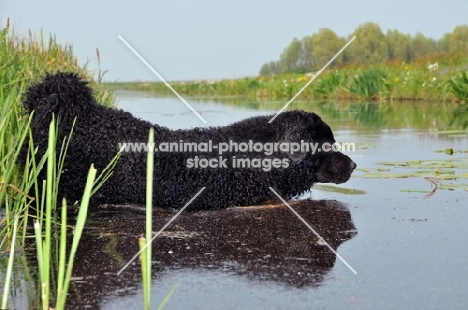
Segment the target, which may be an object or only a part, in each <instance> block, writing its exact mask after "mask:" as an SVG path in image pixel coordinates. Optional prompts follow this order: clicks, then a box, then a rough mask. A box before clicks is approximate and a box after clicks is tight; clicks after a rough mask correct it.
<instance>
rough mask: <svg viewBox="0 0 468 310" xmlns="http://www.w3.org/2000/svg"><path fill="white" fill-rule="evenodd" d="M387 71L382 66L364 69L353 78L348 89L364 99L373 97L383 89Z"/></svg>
mask: <svg viewBox="0 0 468 310" xmlns="http://www.w3.org/2000/svg"><path fill="white" fill-rule="evenodd" d="M386 77H387V71H386V70H385V69H382V68H379V67H377V68H369V69H365V70H362V71H361V72H359V73H358V74H356V75H355V76H354V77H352V78H351V80H350V82H349V85H348V86H347V88H346V89H347V91H349V92H350V93H352V94H354V95H356V96H357V97H359V98H363V99H372V98H373V97H374V96H376V95H377V93H378V92H380V91H382V90H383V86H384V82H385V78H386Z"/></svg>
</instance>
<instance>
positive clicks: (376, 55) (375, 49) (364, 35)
mask: <svg viewBox="0 0 468 310" xmlns="http://www.w3.org/2000/svg"><path fill="white" fill-rule="evenodd" d="M353 36H356V39H355V40H354V42H353V43H352V44H351V45H350V46H349V47H348V48H347V49H346V50H345V51H346V56H345V57H347V58H349V61H351V62H355V63H361V64H362V63H365V64H378V63H381V62H383V61H386V60H387V59H388V45H387V42H386V41H385V35H384V33H383V32H382V29H381V28H380V26H379V25H377V24H376V23H365V24H363V25H360V26H358V27H357V28H356V30H354V32H353V33H352V34H351V36H350V37H353Z"/></svg>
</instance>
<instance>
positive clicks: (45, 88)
mask: <svg viewBox="0 0 468 310" xmlns="http://www.w3.org/2000/svg"><path fill="white" fill-rule="evenodd" d="M24 107H25V108H26V110H27V111H28V112H32V111H34V116H33V119H32V123H31V129H32V132H33V138H34V144H35V146H36V147H38V156H42V155H43V154H44V152H45V150H46V148H47V139H48V128H49V123H50V122H51V120H52V115H53V114H54V115H55V116H56V117H57V119H58V122H59V135H58V137H59V140H58V141H62V140H63V139H64V138H65V137H67V136H68V134H69V133H70V131H71V129H72V124H73V122H74V119H75V118H76V124H75V127H74V129H73V131H74V133H73V136H72V140H71V143H70V146H69V149H68V153H67V157H66V161H65V166H64V170H63V173H62V175H61V180H60V189H59V199H61V198H62V197H65V198H67V200H68V201H69V202H70V201H75V200H78V199H80V198H81V196H82V194H83V190H84V185H85V182H86V176H87V173H88V170H89V168H90V166H91V164H94V166H95V167H96V168H97V169H98V170H99V171H102V169H103V168H105V167H106V165H107V164H108V163H109V162H110V161H111V159H112V158H113V157H114V156H115V155H116V154H117V152H118V151H119V149H120V148H121V147H122V144H123V143H128V144H127V146H129V148H128V149H127V151H125V150H124V151H123V153H122V156H121V158H120V159H119V162H118V164H117V166H116V167H115V169H114V171H113V175H112V176H111V177H110V178H109V180H108V181H107V182H106V183H105V184H104V185H103V187H101V189H100V190H99V191H98V192H97V193H96V194H95V196H94V197H93V199H94V200H95V201H96V202H99V203H143V202H144V201H145V186H146V185H145V184H146V162H147V152H144V151H142V152H138V151H132V149H131V143H146V142H147V140H148V133H149V130H150V128H151V127H153V128H154V132H155V145H156V146H159V147H160V150H159V151H158V152H156V153H155V160H154V163H155V168H154V195H153V197H154V198H153V203H154V205H156V206H159V207H164V208H174V209H177V208H181V207H182V206H183V205H184V204H185V203H187V202H188V201H189V200H190V199H191V198H192V197H193V196H194V195H195V194H196V193H197V192H198V191H199V190H200V189H201V188H202V187H206V189H205V190H204V192H202V194H201V195H200V196H199V197H197V199H196V200H195V201H194V202H193V203H192V204H191V205H190V207H189V209H190V210H201V209H219V208H225V207H230V206H246V205H253V204H260V203H264V202H265V201H267V200H269V199H272V198H275V196H274V195H273V193H272V192H271V191H270V189H269V187H272V188H273V189H275V190H276V191H277V192H278V193H279V194H280V195H282V197H283V198H284V199H290V198H293V197H296V196H298V195H300V194H302V193H304V192H306V191H308V190H310V188H311V186H312V185H313V184H314V183H315V182H324V183H325V182H333V183H343V182H346V181H347V180H348V179H349V178H350V176H351V173H352V171H353V170H354V168H355V167H356V164H355V163H354V162H353V161H352V160H351V159H350V158H349V157H348V156H346V155H343V154H342V153H340V152H333V151H328V150H325V149H324V148H325V147H329V146H330V145H332V144H333V143H334V142H335V139H334V137H333V133H332V131H331V130H330V127H328V125H327V124H325V123H324V122H323V121H322V120H321V119H320V117H319V116H318V115H316V114H315V113H307V112H302V111H291V112H284V113H282V114H280V115H279V116H278V117H277V118H276V119H275V120H274V122H272V123H268V120H269V119H270V118H271V116H259V117H253V118H249V119H245V120H243V121H240V122H237V123H234V124H232V125H229V126H226V127H213V128H194V129H192V130H170V129H168V128H165V127H161V126H158V125H155V124H151V123H149V122H146V121H143V120H140V119H138V118H135V117H134V116H132V115H131V114H130V113H128V112H124V111H122V110H117V109H109V108H106V107H104V106H101V105H99V104H97V103H96V101H95V99H94V97H93V91H92V90H91V88H90V87H89V86H88V82H87V81H85V80H84V79H82V78H80V77H79V76H78V75H76V74H74V73H61V72H59V73H56V74H53V75H48V76H46V77H45V78H44V79H43V80H42V81H41V82H40V83H37V84H35V85H32V86H31V87H30V88H29V89H28V91H27V93H26V99H25V101H24ZM209 141H211V142H209ZM230 141H231V142H230ZM301 141H304V142H303V143H306V142H307V143H315V144H316V145H317V146H318V147H319V148H320V150H321V152H318V151H317V152H315V153H312V152H311V150H310V149H309V150H308V151H307V150H306V149H304V148H303V149H302V150H297V149H294V150H293V151H291V150H290V149H287V146H288V145H289V147H290V148H292V147H291V145H292V144H291V143H293V142H294V143H301ZM183 142H188V143H191V144H192V149H188V148H186V149H185V150H186V151H185V152H183V147H182V146H181V145H182V143H183ZM249 142H250V144H251V146H250V149H247V150H246V149H243V148H240V146H241V145H240V143H244V144H243V146H244V147H246V146H247V145H248V144H249ZM169 143H172V147H173V148H172V150H173V152H167V151H164V150H165V148H164V146H167V145H171V144H169ZM208 143H211V145H212V146H215V147H216V146H217V145H219V144H224V146H226V145H227V144H229V143H231V146H232V145H233V144H235V143H237V144H238V146H239V149H237V150H236V149H235V148H234V147H232V148H231V149H230V150H227V151H225V152H223V153H222V154H219V153H220V152H219V149H216V148H212V149H211V150H210V149H206V148H202V149H201V150H200V149H198V150H197V151H195V149H194V148H195V144H198V145H202V144H204V145H205V146H206V145H207V144H208ZM255 143H257V145H256V146H257V149H256V150H257V151H256V150H254V149H252V145H253V144H255ZM274 143H276V147H277V148H276V149H273V150H271V151H269V152H265V151H264V150H263V151H258V150H259V149H258V147H259V146H266V145H268V146H269V147H271V146H274ZM279 143H282V145H279ZM60 144H61V143H58V145H60ZM175 145H179V146H181V147H180V149H179V150H178V152H175V149H174V148H175ZM281 146H282V147H281ZM285 146H286V148H285ZM58 147H59V146H58ZM268 150H270V149H268ZM208 164H211V166H215V168H213V167H210V166H208V167H207V165H208ZM249 166H250V168H249ZM203 167H205V168H203ZM42 177H45V174H42Z"/></svg>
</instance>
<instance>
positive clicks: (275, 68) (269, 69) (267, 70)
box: [260, 61, 281, 75]
mask: <svg viewBox="0 0 468 310" xmlns="http://www.w3.org/2000/svg"><path fill="white" fill-rule="evenodd" d="M279 73H281V70H280V68H279V64H278V62H277V61H270V62H268V63H264V64H263V65H262V68H260V75H273V74H279Z"/></svg>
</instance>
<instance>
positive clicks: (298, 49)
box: [279, 38, 302, 73]
mask: <svg viewBox="0 0 468 310" xmlns="http://www.w3.org/2000/svg"><path fill="white" fill-rule="evenodd" d="M301 56H302V43H301V41H299V40H298V39H296V38H294V39H293V41H292V42H291V43H290V44H289V46H288V47H286V48H285V49H284V51H283V53H281V56H280V60H279V67H280V70H281V72H282V73H287V72H296V71H298V69H299V68H300V58H301Z"/></svg>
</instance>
